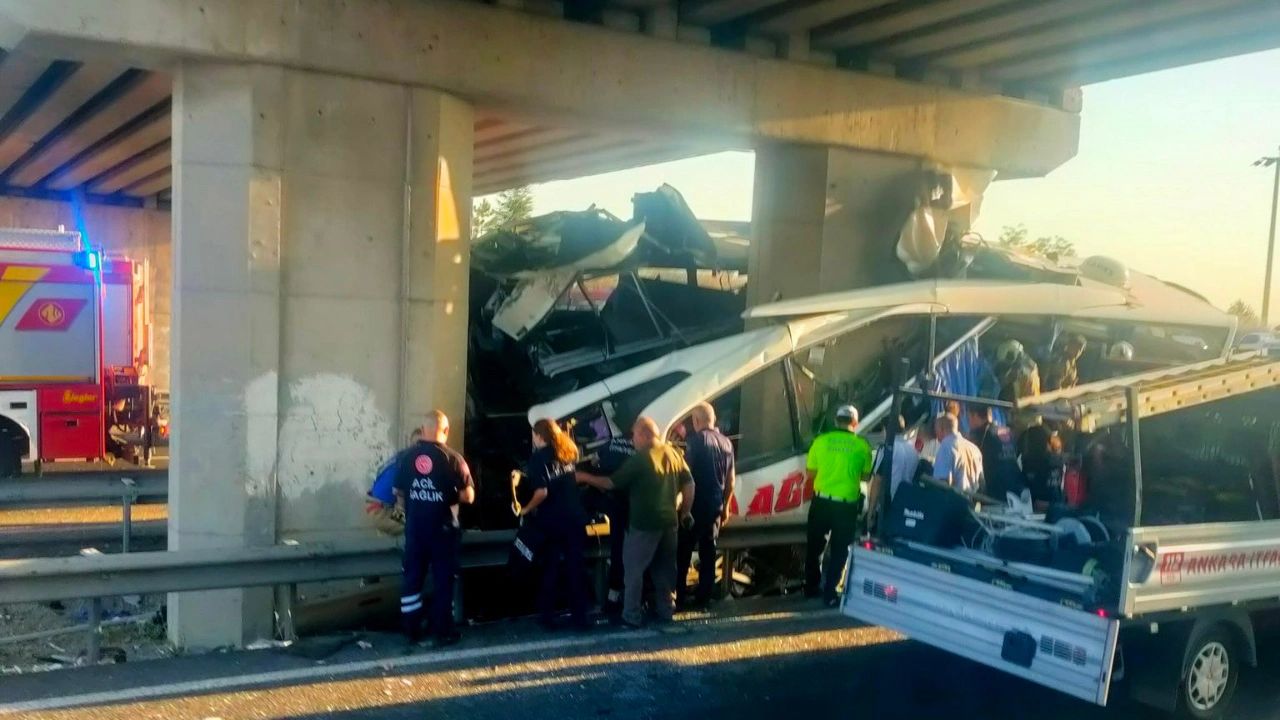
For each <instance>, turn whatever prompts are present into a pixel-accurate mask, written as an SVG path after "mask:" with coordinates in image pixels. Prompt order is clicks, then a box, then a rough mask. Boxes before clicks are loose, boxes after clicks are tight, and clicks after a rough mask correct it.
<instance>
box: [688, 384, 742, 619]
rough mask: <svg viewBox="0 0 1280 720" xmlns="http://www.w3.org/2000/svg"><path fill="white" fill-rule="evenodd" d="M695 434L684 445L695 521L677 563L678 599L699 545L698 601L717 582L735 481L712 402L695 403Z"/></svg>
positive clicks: (706, 599) (704, 600) (703, 602)
mask: <svg viewBox="0 0 1280 720" xmlns="http://www.w3.org/2000/svg"><path fill="white" fill-rule="evenodd" d="M691 419H692V421H693V435H692V436H690V438H689V444H688V447H687V448H686V450H685V462H686V463H687V464H688V465H689V471H690V472H691V473H692V474H693V486H694V491H693V525H692V527H688V528H683V529H681V531H680V546H679V550H678V552H679V554H678V555H677V556H676V557H677V560H678V562H679V565H678V566H677V568H676V588H677V595H678V601H680V602H683V601H685V600H686V599H687V598H686V597H685V596H686V594H687V593H688V587H687V585H688V577H689V566H690V564H692V562H693V551H694V549H695V548H696V549H697V551H698V564H699V567H698V589H697V592H696V594H695V595H694V603H695V605H696V606H697V607H700V608H705V607H707V606H708V605H709V604H710V603H711V591H712V589H713V588H714V587H715V583H716V554H717V549H716V541H717V539H718V538H719V536H720V528H721V527H722V526H723V525H724V524H725V523H726V522H728V521H729V507H730V503H731V502H732V501H733V486H734V483H735V482H736V479H737V478H736V476H735V472H734V460H733V444H732V443H731V442H729V438H727V437H725V436H724V433H722V432H720V430H719V428H717V427H716V411H715V409H714V408H712V407H711V405H710V404H708V403H701V404H699V405H697V406H696V407H694V408H693V412H692V417H691Z"/></svg>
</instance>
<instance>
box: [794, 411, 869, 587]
mask: <svg viewBox="0 0 1280 720" xmlns="http://www.w3.org/2000/svg"><path fill="white" fill-rule="evenodd" d="M857 428H858V411H857V409H855V408H854V407H853V406H852V405H843V406H841V407H840V408H839V409H837V410H836V429H835V430H832V431H830V432H826V433H823V434H821V435H819V436H818V437H816V438H814V441H813V445H812V446H811V447H810V448H809V457H808V461H807V462H806V468H807V473H806V478H805V479H806V482H809V483H812V484H813V501H812V502H811V503H810V504H809V521H808V542H807V545H806V548H805V563H804V569H805V582H804V594H805V597H807V598H816V597H819V596H821V597H822V599H823V602H825V603H826V604H827V605H829V606H834V605H835V604H836V602H837V600H838V597H837V595H836V589H837V588H838V587H839V585H840V575H841V573H843V572H844V565H845V561H846V560H847V559H848V558H849V544H850V543H852V542H853V538H854V536H855V535H857V533H858V519H859V517H860V516H861V514H862V481H863V480H866V479H867V478H868V477H869V476H870V475H871V446H870V445H869V444H868V443H867V441H866V440H864V439H863V438H862V436H860V435H857V434H856V433H855V432H854V431H855V430H856V429H857ZM828 536H830V538H831V552H830V554H829V555H828V556H827V563H826V567H825V568H823V566H822V553H823V551H824V550H826V548H827V537H828ZM824 569H825V571H826V579H825V582H824V581H823V570H824Z"/></svg>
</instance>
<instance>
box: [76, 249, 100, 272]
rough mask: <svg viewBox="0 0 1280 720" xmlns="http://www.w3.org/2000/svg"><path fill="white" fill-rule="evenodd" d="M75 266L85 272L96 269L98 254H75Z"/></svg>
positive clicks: (90, 251)
mask: <svg viewBox="0 0 1280 720" xmlns="http://www.w3.org/2000/svg"><path fill="white" fill-rule="evenodd" d="M76 265H77V266H79V267H82V268H84V269H85V270H97V269H98V253H96V252H94V251H92V250H84V251H82V252H78V253H76Z"/></svg>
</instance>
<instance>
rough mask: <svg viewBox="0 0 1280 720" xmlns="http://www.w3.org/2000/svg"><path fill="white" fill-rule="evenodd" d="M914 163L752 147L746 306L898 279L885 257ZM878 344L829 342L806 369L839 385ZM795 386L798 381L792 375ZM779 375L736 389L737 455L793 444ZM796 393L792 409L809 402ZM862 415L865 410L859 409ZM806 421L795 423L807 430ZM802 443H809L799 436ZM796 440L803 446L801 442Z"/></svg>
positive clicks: (904, 207) (844, 152) (910, 202)
mask: <svg viewBox="0 0 1280 720" xmlns="http://www.w3.org/2000/svg"><path fill="white" fill-rule="evenodd" d="M923 167H924V165H923V160H921V159H920V158H918V157H908V156H904V155H889V154H884V153H872V152H863V151H857V150H849V149H841V148H830V147H824V146H818V145H800V144H793V143H776V142H771V143H764V144H760V145H758V146H757V148H756V170H755V193H754V198H753V206H752V218H751V231H752V238H751V251H750V252H751V254H750V256H749V258H748V265H749V267H748V277H749V278H750V282H748V283H747V294H748V295H747V303H748V305H751V306H755V305H760V304H763V303H768V302H772V301H774V300H778V299H789V298H797V297H803V296H806V295H815V294H818V293H826V292H836V291H840V290H852V289H856V288H860V287H867V286H870V285H875V284H880V283H885V282H893V281H896V280H902V279H905V277H904V275H905V269H904V268H903V267H902V265H901V263H899V262H898V261H897V260H896V258H895V256H894V248H895V245H896V242H897V237H898V234H899V232H900V231H901V229H902V222H903V220H905V219H906V217H907V215H908V214H909V213H910V211H911V209H912V208H913V207H914V202H915V196H916V189H917V187H918V186H919V180H920V172H921V170H922V168H923ZM879 350H880V347H879V343H878V342H877V343H858V344H856V346H855V345H853V344H849V345H843V344H837V346H836V347H834V348H831V349H830V350H829V351H828V352H826V353H825V356H824V357H823V359H822V362H821V367H820V368H817V364H815V368H817V370H818V371H819V372H820V373H821V376H822V377H823V379H824V380H831V381H838V380H847V378H846V377H843V376H846V375H848V374H849V372H850V371H856V368H858V367H859V366H862V365H865V364H866V360H867V358H868V357H870V356H872V355H875V354H876V353H878V352H879ZM797 380H798V384H799V385H801V386H802V390H805V389H811V388H805V387H803V386H805V385H806V384H807V383H806V381H805V379H804V378H798V379H797ZM783 383H784V378H783V377H782V374H781V372H780V371H779V372H776V373H775V372H767V373H763V374H762V375H761V376H760V377H758V378H756V379H754V380H752V381H750V382H748V383H746V384H745V385H744V387H743V396H742V397H743V400H742V402H743V408H742V414H741V417H742V419H743V435H742V437H743V439H742V446H741V447H742V453H743V454H744V455H747V456H750V455H759V456H775V455H780V454H783V452H784V450H785V449H787V448H791V450H792V451H795V450H803V449H804V448H803V447H801V448H794V447H792V443H793V437H792V428H791V417H790V413H789V410H788V399H787V394H786V392H785V390H784V387H785V386H784V384H783ZM812 395H813V393H811V392H802V396H801V397H800V398H799V401H800V405H801V406H802V408H803V407H804V406H806V405H807V406H809V407H810V410H811V411H812V412H811V413H810V414H813V413H816V412H817V408H814V407H812V406H813V404H814V401H815V398H814V397H813V396H812ZM864 410H865V408H864ZM810 419H811V418H810V417H802V418H801V422H802V424H803V425H806V426H807V425H808V423H809V421H810ZM802 436H803V437H802V440H803V441H807V440H808V439H809V438H808V436H807V435H806V434H805V433H802ZM802 444H803V443H802Z"/></svg>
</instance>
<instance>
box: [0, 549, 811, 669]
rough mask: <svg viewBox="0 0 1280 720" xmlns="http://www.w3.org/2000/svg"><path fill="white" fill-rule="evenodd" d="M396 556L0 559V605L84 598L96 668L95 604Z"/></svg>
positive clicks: (296, 578)
mask: <svg viewBox="0 0 1280 720" xmlns="http://www.w3.org/2000/svg"><path fill="white" fill-rule="evenodd" d="M595 537H596V538H597V542H596V544H595V545H594V547H592V551H591V557H593V558H596V559H601V558H603V557H606V556H607V555H608V547H607V545H606V544H605V543H604V542H601V541H600V540H601V538H602V537H603V536H599V535H597V536H595ZM514 539H515V531H514V530H491V531H474V532H467V533H464V535H463V541H462V567H464V568H475V567H494V566H501V565H504V564H506V562H507V556H508V552H509V550H510V547H511V542H512V541H513V540H514ZM721 541H722V542H721V546H722V547H723V548H724V549H725V550H726V551H729V552H733V551H737V550H741V549H746V548H751V547H763V546H769V545H792V544H797V543H800V542H804V528H802V527H792V526H782V527H778V526H759V527H752V526H750V525H745V526H744V525H739V526H737V527H734V526H730V527H729V528H726V532H725V535H724V536H722V538H721ZM400 552H401V550H400V546H399V545H398V544H393V543H391V542H389V541H386V540H369V541H364V542H360V543H347V544H343V545H336V544H332V543H307V544H290V543H285V544H280V545H272V546H269V547H255V548H231V549H228V548H214V549H207V550H176V551H168V552H144V553H132V554H118V555H101V554H94V555H81V556H75V557H60V558H28V559H23V560H0V604H10V603H29V602H46V601H53V600H68V599H76V598H85V599H89V600H91V601H92V607H93V609H94V610H96V612H91V613H90V623H89V628H90V630H89V632H90V643H89V653H88V655H89V659H90V661H91V662H96V660H97V657H98V652H99V650H100V647H99V645H98V642H99V638H98V633H99V622H100V617H101V598H104V597H115V596H121V595H151V594H160V593H170V592H196V591H202V590H225V589H229V588H248V587H265V586H275V587H286V588H288V589H289V591H290V592H289V594H288V595H286V596H285V597H292V595H293V591H294V590H295V589H296V586H297V585H299V584H302V583H310V582H325V581H329V580H352V579H357V578H367V577H375V576H385V575H398V574H400ZM459 587H461V584H459ZM285 622H286V623H287V622H288V621H287V620H286V621H285ZM83 629H85V628H84V626H77V627H75V628H68V629H67V631H68V632H72V631H80V630H83ZM282 629H283V631H284V633H285V634H291V632H292V630H291V629H290V628H288V626H287V625H285V626H284V627H283V628H282ZM2 643H3V641H0V644H2Z"/></svg>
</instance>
